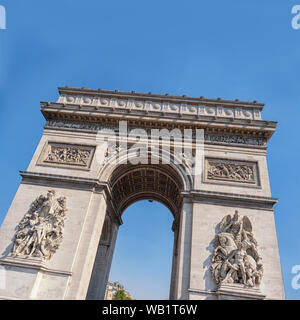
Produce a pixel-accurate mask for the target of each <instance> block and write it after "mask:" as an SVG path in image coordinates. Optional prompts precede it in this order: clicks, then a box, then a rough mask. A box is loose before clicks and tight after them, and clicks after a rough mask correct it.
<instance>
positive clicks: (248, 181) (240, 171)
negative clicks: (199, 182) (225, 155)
mask: <svg viewBox="0 0 300 320" xmlns="http://www.w3.org/2000/svg"><path fill="white" fill-rule="evenodd" d="M204 181H205V182H211V183H217V184H230V185H245V186H250V187H259V186H260V181H259V174H258V164H257V162H251V161H243V160H230V159H218V158H205V175H204Z"/></svg>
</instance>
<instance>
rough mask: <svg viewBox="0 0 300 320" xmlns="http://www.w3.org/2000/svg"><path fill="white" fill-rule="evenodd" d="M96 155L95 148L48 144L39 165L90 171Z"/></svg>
mask: <svg viewBox="0 0 300 320" xmlns="http://www.w3.org/2000/svg"><path fill="white" fill-rule="evenodd" d="M94 153H95V146H85V145H74V144H65V143H56V142H47V143H46V144H45V146H44V148H43V151H42V154H41V156H40V158H39V160H38V164H39V165H44V166H51V167H64V168H72V169H76V168H78V169H85V170H88V169H89V168H90V165H91V162H92V160H93V156H94Z"/></svg>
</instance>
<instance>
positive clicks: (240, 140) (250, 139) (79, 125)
mask: <svg viewBox="0 0 300 320" xmlns="http://www.w3.org/2000/svg"><path fill="white" fill-rule="evenodd" d="M136 128H137V127H136V126H129V129H136ZM172 128H173V127H172ZM172 128H171V129H172ZM45 129H60V130H70V131H74V130H76V131H77V130H78V131H83V132H93V133H95V132H98V131H99V130H102V129H109V130H113V131H114V132H115V133H116V134H117V133H118V129H119V128H118V126H117V125H113V124H111V125H109V124H104V123H92V122H90V123H83V122H74V121H63V120H48V121H47V123H46V125H45ZM145 130H146V132H147V134H149V135H150V134H151V129H145ZM227 131H228V132H227ZM222 132H223V133H222ZM251 134H252V136H247V135H245V133H243V132H240V133H239V132H237V133H236V134H234V133H233V132H232V130H231V131H230V130H226V129H225V128H223V129H222V130H220V131H217V132H215V131H214V130H212V129H211V130H208V129H205V133H204V139H205V143H209V144H222V145H223V144H225V145H228V144H229V145H236V146H239V147H244V146H251V147H256V148H265V145H266V143H267V139H266V138H264V137H263V136H262V135H258V136H255V135H253V133H251Z"/></svg>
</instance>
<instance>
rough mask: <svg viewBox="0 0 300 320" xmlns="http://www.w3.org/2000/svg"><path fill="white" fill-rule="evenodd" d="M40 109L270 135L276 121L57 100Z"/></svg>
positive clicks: (55, 115) (88, 118)
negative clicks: (95, 106) (68, 102)
mask: <svg viewBox="0 0 300 320" xmlns="http://www.w3.org/2000/svg"><path fill="white" fill-rule="evenodd" d="M41 111H42V113H43V115H44V117H45V119H46V120H47V121H49V120H63V121H73V122H88V123H100V124H105V125H116V124H118V122H119V121H122V120H123V121H127V122H128V125H129V126H142V127H145V128H147V127H148V128H167V129H168V128H170V129H171V128H182V129H184V128H185V129H187V128H190V129H205V130H208V131H210V132H215V133H218V132H219V133H223V132H228V133H233V134H235V133H242V134H249V135H252V134H253V133H254V134H257V135H258V136H262V137H265V138H266V139H267V140H268V139H270V137H271V136H272V134H273V133H274V131H275V128H276V125H277V122H274V121H264V120H251V119H233V118H225V117H215V116H205V115H199V114H198V115H197V114H195V115H187V114H181V115H180V116H179V115H178V114H172V113H170V114H169V113H166V112H164V113H160V114H159V115H160V117H159V119H158V118H157V117H158V114H157V113H155V112H147V111H145V110H134V111H132V110H131V111H130V110H129V109H122V110H114V111H113V110H111V109H110V108H97V109H95V108H94V107H92V106H79V105H75V104H74V105H70V104H68V105H66V104H61V103H47V102H42V103H41Z"/></svg>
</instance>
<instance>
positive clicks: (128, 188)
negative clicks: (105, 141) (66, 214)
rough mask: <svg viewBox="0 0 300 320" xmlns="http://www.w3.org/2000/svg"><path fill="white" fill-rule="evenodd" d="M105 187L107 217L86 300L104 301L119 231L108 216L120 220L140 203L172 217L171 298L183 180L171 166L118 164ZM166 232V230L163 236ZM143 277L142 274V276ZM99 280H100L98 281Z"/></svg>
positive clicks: (171, 296) (173, 286) (171, 294)
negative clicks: (153, 204)
mask: <svg viewBox="0 0 300 320" xmlns="http://www.w3.org/2000/svg"><path fill="white" fill-rule="evenodd" d="M108 186H109V190H110V196H109V199H108V200H107V201H108V205H107V212H106V218H105V222H104V226H103V229H102V236H101V239H100V242H99V246H98V250H97V255H96V259H95V262H94V267H93V273H92V277H91V281H90V285H89V290H88V294H87V299H103V298H104V293H105V287H106V283H107V281H108V277H109V273H110V267H111V262H112V259H113V254H114V248H115V242H116V238H117V234H118V228H119V225H117V224H116V223H115V222H114V221H113V220H114V219H112V216H113V214H111V212H110V211H113V212H114V214H115V215H117V216H119V217H122V216H123V213H124V212H125V211H126V209H127V208H129V207H130V206H131V205H133V204H134V203H136V202H139V201H142V200H150V201H157V202H159V203H161V204H163V205H164V206H165V207H166V208H168V209H169V211H170V212H171V213H172V215H173V218H172V219H171V220H173V221H172V224H171V229H172V231H173V243H174V245H173V249H171V250H170V251H171V252H170V255H171V256H172V267H171V280H170V291H169V297H170V298H173V295H174V292H175V289H176V281H175V279H176V272H177V245H178V229H179V223H180V213H181V210H182V204H183V198H182V191H183V190H184V182H183V179H182V178H181V176H180V174H179V173H178V172H177V171H176V170H175V169H174V168H173V167H172V166H171V165H166V164H159V165H152V164H147V165H142V164H139V165H131V164H126V165H119V166H118V167H117V168H116V169H115V170H114V171H113V172H112V174H111V176H110V178H109V179H108ZM129 209H130V208H129ZM153 218H154V217H153ZM154 219H155V218H154ZM125 223H126V221H125ZM168 230H170V229H168ZM168 230H166V233H167V232H168ZM146 276H147V275H146V274H145V277H146ZM100 278H101V279H102V280H99V279H100ZM112 280H114V279H112ZM116 280H118V279H116ZM99 288H101V289H99ZM99 291H101V293H99ZM96 292H98V293H96ZM154 298H155V297H153V299H154ZM166 298H167V297H164V299H166Z"/></svg>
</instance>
